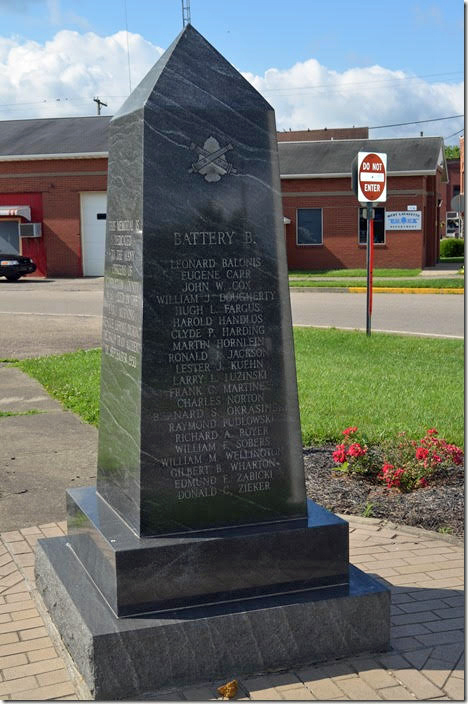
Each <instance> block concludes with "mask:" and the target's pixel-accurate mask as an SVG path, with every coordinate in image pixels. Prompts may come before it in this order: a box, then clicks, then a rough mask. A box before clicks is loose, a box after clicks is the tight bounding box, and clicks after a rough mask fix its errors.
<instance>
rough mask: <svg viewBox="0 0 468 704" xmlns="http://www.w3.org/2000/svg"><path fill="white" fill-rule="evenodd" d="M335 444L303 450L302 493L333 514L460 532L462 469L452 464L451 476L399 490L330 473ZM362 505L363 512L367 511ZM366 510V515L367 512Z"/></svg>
mask: <svg viewBox="0 0 468 704" xmlns="http://www.w3.org/2000/svg"><path fill="white" fill-rule="evenodd" d="M334 449H335V448H334V446H324V447H309V448H305V449H304V467H305V477H306V489H307V496H308V497H309V498H310V499H312V500H313V501H315V502H316V503H318V504H320V505H321V506H324V507H325V508H327V509H329V510H330V511H333V512H334V513H345V514H352V515H355V516H362V515H367V516H371V517H372V518H385V519H387V520H389V521H391V522H393V523H399V524H404V525H408V526H417V527H419V528H426V529H427V530H433V531H439V532H441V533H443V532H447V533H451V534H452V535H456V536H459V537H463V535H464V517H465V509H464V471H463V468H462V467H454V468H453V472H451V474H450V478H445V479H443V480H442V481H439V482H438V483H437V484H434V485H429V486H427V487H425V488H424V489H417V490H416V491H413V492H410V493H408V494H402V493H401V492H399V491H398V490H397V489H387V488H386V487H385V486H384V485H381V484H375V483H372V482H370V481H368V480H366V479H363V478H361V477H358V478H355V477H350V476H347V475H343V474H342V473H341V472H337V471H335V472H333V471H332V468H333V467H334V466H336V463H335V462H334V461H333V458H332V451H333V450H334ZM366 507H367V512H366V513H365V511H366ZM369 509H370V510H371V513H369Z"/></svg>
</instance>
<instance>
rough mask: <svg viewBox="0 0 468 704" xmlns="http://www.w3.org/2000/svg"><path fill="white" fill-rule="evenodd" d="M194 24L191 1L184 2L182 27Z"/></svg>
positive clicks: (184, 0)
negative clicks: (191, 14)
mask: <svg viewBox="0 0 468 704" xmlns="http://www.w3.org/2000/svg"><path fill="white" fill-rule="evenodd" d="M188 24H192V20H191V17H190V0H182V27H184V28H185V27H186V26H187V25H188Z"/></svg>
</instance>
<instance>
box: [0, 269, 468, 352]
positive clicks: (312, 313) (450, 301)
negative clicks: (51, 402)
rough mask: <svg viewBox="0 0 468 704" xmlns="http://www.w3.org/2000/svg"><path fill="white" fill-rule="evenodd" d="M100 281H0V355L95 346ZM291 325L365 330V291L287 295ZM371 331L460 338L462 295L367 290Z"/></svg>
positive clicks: (98, 338) (98, 333) (98, 337)
mask: <svg viewBox="0 0 468 704" xmlns="http://www.w3.org/2000/svg"><path fill="white" fill-rule="evenodd" d="M102 288H103V279H102V278H87V279H56V280H47V279H21V280H20V281H18V282H16V283H14V284H11V283H8V282H6V280H4V279H0V326H1V327H0V360H4V359H24V358H27V357H37V356H42V355H48V354H60V353H64V352H71V351H73V350H76V349H79V348H84V349H89V348H92V347H98V346H100V344H101V315H102ZM291 305H292V314H293V322H294V324H295V325H312V326H318V327H337V328H343V329H350V330H353V329H360V330H363V329H365V326H366V296H365V295H364V294H352V293H345V292H327V291H319V290H318V289H315V290H312V291H310V292H305V293H303V292H297V291H292V292H291ZM372 330H373V331H375V332H378V331H385V332H394V333H405V334H416V335H425V336H426V335H427V336H432V337H440V336H442V337H453V338H463V335H464V297H463V296H461V295H441V294H424V295H418V294H383V293H378V294H374V310H373V317H372Z"/></svg>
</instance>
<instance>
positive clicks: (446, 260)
mask: <svg viewBox="0 0 468 704" xmlns="http://www.w3.org/2000/svg"><path fill="white" fill-rule="evenodd" d="M439 261H440V263H441V264H464V263H465V257H441V258H440V260H439Z"/></svg>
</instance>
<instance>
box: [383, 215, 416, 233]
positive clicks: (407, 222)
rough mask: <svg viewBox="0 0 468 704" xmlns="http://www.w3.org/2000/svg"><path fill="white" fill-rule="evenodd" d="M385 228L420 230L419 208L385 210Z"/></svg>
mask: <svg viewBox="0 0 468 704" xmlns="http://www.w3.org/2000/svg"><path fill="white" fill-rule="evenodd" d="M385 229H386V230H420V229H421V211H420V210H411V211H408V210H394V211H391V210H387V211H386V213H385Z"/></svg>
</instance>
